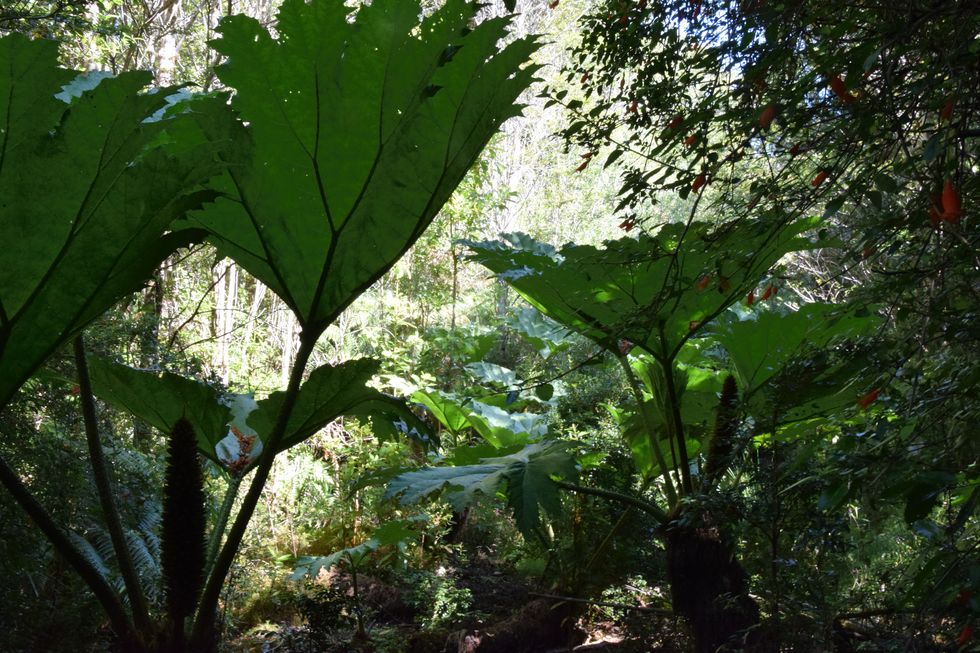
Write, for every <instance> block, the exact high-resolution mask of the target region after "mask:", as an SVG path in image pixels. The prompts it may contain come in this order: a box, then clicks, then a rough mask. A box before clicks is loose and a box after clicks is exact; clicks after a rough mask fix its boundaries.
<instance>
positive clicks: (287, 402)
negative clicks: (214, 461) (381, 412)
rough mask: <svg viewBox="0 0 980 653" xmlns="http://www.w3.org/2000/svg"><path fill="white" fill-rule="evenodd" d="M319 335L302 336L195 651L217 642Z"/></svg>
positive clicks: (207, 599) (198, 622) (211, 588)
mask: <svg viewBox="0 0 980 653" xmlns="http://www.w3.org/2000/svg"><path fill="white" fill-rule="evenodd" d="M318 335H319V332H307V331H304V332H303V334H302V335H301V336H300V344H299V350H298V351H297V352H296V359H295V361H294V362H293V368H292V371H291V372H290V375H289V384H288V385H287V386H286V393H285V396H284V397H283V400H282V405H281V406H280V408H279V415H277V416H276V422H275V425H274V426H273V427H272V432H271V433H270V434H269V441H268V442H266V443H265V445H264V449H263V451H262V456H261V457H260V458H259V464H258V467H256V469H255V475H254V476H253V477H252V483H251V484H250V485H249V488H248V492H247V493H246V494H245V497H244V499H242V507H241V508H240V509H239V511H238V514H237V515H236V516H235V521H234V522H233V523H232V525H231V529H230V530H229V531H228V538H227V539H226V540H225V544H224V546H223V547H221V549H220V551H219V553H218V555H217V556H216V557H215V560H214V566H213V567H212V568H211V573H210V574H209V575H208V582H207V584H206V585H205V586H204V592H202V594H201V601H200V604H199V605H198V609H197V617H196V618H195V620H194V628H193V630H192V632H191V640H190V645H191V646H190V650H191V651H206V650H209V649H211V648H213V642H212V641H211V640H212V638H213V632H214V613H215V610H216V609H217V606H218V598H219V596H220V594H221V587H222V585H223V584H224V581H225V577H226V576H227V575H228V570H229V569H231V563H232V562H233V561H234V559H235V554H236V553H238V547H239V546H240V545H241V543H242V538H243V537H244V536H245V530H246V529H247V528H248V523H249V521H250V520H251V519H252V513H254V512H255V507H256V506H257V505H258V503H259V497H261V495H262V489H263V488H264V487H265V482H266V481H267V480H268V478H269V472H270V471H271V470H272V462H273V460H275V457H276V449H277V448H278V446H279V442H280V440H282V438H283V435H284V434H285V431H286V426H287V424H288V423H289V416H290V414H292V412H293V406H295V405H296V397H297V396H298V395H299V387H300V382H301V381H302V380H303V371H304V370H305V369H306V362H307V361H308V360H309V358H310V354H312V353H313V348H314V346H316V340H317V336H318Z"/></svg>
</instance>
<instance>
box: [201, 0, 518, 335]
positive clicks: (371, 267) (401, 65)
mask: <svg viewBox="0 0 980 653" xmlns="http://www.w3.org/2000/svg"><path fill="white" fill-rule="evenodd" d="M473 12H474V8H473V6H472V5H470V4H468V3H466V2H464V1H463V0H452V1H450V2H448V3H446V4H445V5H444V6H443V7H442V8H441V9H440V10H439V11H437V12H436V13H435V14H433V15H432V16H430V17H428V18H427V19H426V21H425V23H424V25H422V26H421V27H419V25H418V17H419V7H418V3H417V2H395V1H392V0H387V1H384V2H376V3H372V4H371V5H366V6H362V7H361V8H360V9H359V10H358V11H357V12H356V14H355V16H354V18H353V20H348V14H349V13H350V10H349V9H348V8H347V7H346V6H345V5H344V4H342V3H336V2H325V1H320V2H315V3H312V4H305V3H304V2H301V1H299V0H289V1H288V2H286V3H285V4H284V5H283V6H282V8H281V10H280V14H279V25H278V30H277V33H278V37H277V38H273V37H272V36H270V35H269V33H268V31H266V30H265V29H264V28H263V27H261V26H260V24H259V23H258V21H255V20H253V19H250V18H246V17H244V16H238V17H232V18H229V19H226V20H225V21H223V22H222V25H221V27H220V32H221V35H222V38H221V39H218V40H216V41H215V42H214V43H213V46H214V47H215V48H216V49H217V50H218V51H219V52H220V53H221V54H223V55H225V57H227V60H226V62H225V63H224V64H222V65H221V66H220V67H219V68H218V71H217V72H218V76H219V78H220V79H221V80H222V82H224V83H225V84H227V85H228V86H231V87H233V88H235V90H236V93H235V95H234V98H233V100H232V106H233V107H234V108H235V109H236V110H237V111H238V112H239V113H240V115H241V117H242V119H243V120H245V121H247V123H248V127H247V128H246V127H244V126H239V127H236V128H235V130H234V132H233V133H231V134H228V135H229V136H230V137H231V138H233V139H234V141H235V142H236V143H238V144H239V146H240V147H243V148H247V150H248V152H249V158H248V160H249V161H250V163H249V164H248V165H244V166H242V165H232V166H229V167H228V169H227V175H226V176H225V177H224V178H223V181H222V183H221V185H220V188H221V189H222V190H223V191H224V192H225V193H226V196H227V199H222V200H219V201H218V202H216V203H215V204H214V205H213V206H212V207H209V208H208V209H207V210H206V211H204V212H201V213H199V214H197V215H196V216H195V217H194V218H193V220H192V221H191V222H192V223H193V224H199V225H201V226H203V227H204V228H206V229H207V230H208V231H209V232H210V233H211V240H212V241H213V242H214V243H215V244H216V245H217V246H218V248H219V250H221V251H222V252H224V253H227V254H228V255H230V256H231V257H232V258H234V259H235V260H236V261H237V262H239V263H240V264H241V265H242V266H243V267H245V268H246V269H247V270H248V271H249V272H251V273H252V274H253V275H255V276H256V277H257V278H258V279H260V280H261V281H262V282H263V283H265V284H267V285H268V286H269V287H270V288H272V289H273V290H274V291H275V292H276V293H277V294H278V295H279V296H280V297H282V298H283V300H285V301H286V303H287V304H288V305H289V306H290V308H291V309H292V310H293V311H294V312H295V313H296V315H297V318H298V319H299V321H300V323H301V324H303V325H305V326H309V327H310V328H311V329H312V330H313V331H314V332H316V333H319V332H321V331H322V330H323V329H325V328H326V326H327V325H328V324H330V323H331V322H333V320H334V319H335V318H336V317H337V315H339V314H340V312H341V311H343V310H344V308H346V307H347V306H348V305H349V304H350V302H351V301H353V300H354V298H355V297H357V296H358V295H359V294H361V293H362V292H363V291H364V290H365V289H366V288H367V287H368V286H370V285H371V284H372V283H373V282H374V281H376V280H377V279H378V278H379V277H380V276H381V275H382V274H383V273H384V272H385V271H386V270H387V269H388V268H390V267H391V266H392V264H393V263H394V262H395V261H396V260H398V258H400V257H401V256H402V255H403V254H404V253H405V251H406V250H407V249H408V247H409V246H410V245H411V244H412V242H414V241H415V240H416V239H417V238H418V237H419V235H420V234H421V233H422V231H423V230H424V229H425V228H426V226H428V224H429V223H430V222H431V221H432V219H433V217H434V216H435V214H436V213H437V212H438V210H439V208H440V207H441V206H442V205H443V203H445V202H446V200H447V199H448V198H449V195H450V194H451V193H452V191H453V189H454V188H455V187H456V185H457V184H458V183H459V182H460V181H461V180H462V178H463V175H464V174H465V173H466V171H467V170H468V169H469V167H470V165H471V164H472V162H473V161H474V159H475V158H476V156H477V155H478V154H479V152H480V150H481V149H482V148H483V146H484V145H485V144H486V143H487V141H488V140H489V138H490V136H491V135H492V134H493V133H494V131H495V130H496V128H497V126H498V125H499V124H500V123H501V122H503V120H505V119H506V118H509V117H511V116H513V115H516V114H517V113H518V111H519V108H518V107H516V106H515V105H514V99H515V97H516V96H517V95H518V93H520V92H521V91H522V90H523V89H524V88H525V87H526V86H527V85H528V83H529V82H530V81H531V78H532V75H533V73H534V67H524V68H523V69H520V70H519V69H518V67H519V66H520V65H521V64H522V63H523V62H524V61H525V60H526V59H527V57H528V56H529V55H530V53H531V52H532V51H533V50H534V48H535V45H534V43H533V41H531V40H528V39H521V40H517V41H514V42H512V43H511V44H510V45H508V46H507V47H506V48H505V49H503V50H502V51H500V52H498V50H497V43H498V41H499V40H500V39H502V38H503V37H504V35H505V34H506V27H507V21H506V20H500V19H497V20H488V21H484V22H483V23H481V24H480V25H478V26H476V28H475V29H472V30H468V29H465V28H467V24H468V21H469V20H470V19H471V17H472V15H473ZM416 29H420V30H421V33H423V34H425V35H426V38H425V39H419V38H417V36H416V33H415V30H416ZM381 233H383V234H384V238H379V237H378V234H381Z"/></svg>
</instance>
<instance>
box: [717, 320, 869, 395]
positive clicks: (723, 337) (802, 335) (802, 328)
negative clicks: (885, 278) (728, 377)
mask: <svg viewBox="0 0 980 653" xmlns="http://www.w3.org/2000/svg"><path fill="white" fill-rule="evenodd" d="M727 317H728V318H729V319H723V320H718V322H717V323H716V324H715V325H714V327H713V332H714V337H715V338H716V339H717V340H718V342H720V343H721V345H722V346H723V347H724V348H725V351H726V352H727V353H728V356H729V357H730V359H731V361H732V366H733V368H734V370H735V379H736V381H738V386H739V388H740V389H741V392H742V393H743V394H752V393H753V392H754V391H755V390H756V389H757V388H759V387H761V386H762V385H764V384H765V383H766V382H767V381H768V380H769V379H771V378H772V377H773V376H774V375H776V374H778V373H779V372H780V370H782V368H783V366H784V365H785V364H786V363H787V362H788V361H790V360H791V359H793V358H794V357H797V356H800V355H801V354H804V353H805V352H806V351H808V350H810V349H822V348H824V347H827V346H828V345H829V344H830V343H831V342H833V341H834V340H837V339H840V338H853V337H856V336H859V335H863V334H866V333H868V332H869V331H871V330H872V329H874V328H876V327H877V326H878V325H879V324H881V319H880V318H878V317H877V316H874V315H871V314H869V313H868V312H867V311H866V310H865V311H862V312H861V314H858V313H856V312H855V311H854V310H853V309H841V308H840V307H839V306H834V305H832V304H807V305H805V306H803V307H802V308H800V310H798V311H792V312H783V311H774V310H760V311H753V312H752V313H749V314H747V315H746V316H745V319H741V320H739V319H737V318H736V317H735V316H734V315H732V316H727Z"/></svg>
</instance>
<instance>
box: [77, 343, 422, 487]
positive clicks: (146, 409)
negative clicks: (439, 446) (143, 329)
mask: <svg viewBox="0 0 980 653" xmlns="http://www.w3.org/2000/svg"><path fill="white" fill-rule="evenodd" d="M90 368H91V369H90V374H91V378H92V388H93V391H94V392H95V394H96V395H98V396H99V397H100V398H102V399H103V400H104V401H106V402H108V403H110V404H112V405H114V406H116V407H117V408H120V409H122V410H125V411H127V412H129V413H131V414H132V415H135V416H137V417H139V418H140V419H143V420H145V421H146V422H147V423H149V424H150V425H151V426H153V427H155V428H157V429H159V430H161V431H163V432H165V433H166V432H169V431H170V430H171V429H172V428H173V424H174V423H175V422H176V421H177V420H178V419H180V418H181V417H186V418H187V419H188V420H189V421H190V422H191V423H192V424H193V425H194V430H195V433H196V434H197V438H198V446H199V448H200V451H201V453H202V454H204V455H205V456H207V457H208V458H210V459H211V460H213V461H214V462H216V463H218V464H221V465H224V466H226V467H230V468H233V469H234V471H235V472H236V473H241V472H242V471H245V470H247V469H248V468H249V467H251V465H253V464H254V463H255V461H256V460H257V458H258V455H259V454H260V453H261V452H262V448H263V446H264V444H265V443H267V442H268V439H269V435H270V433H271V432H272V427H273V423H274V420H275V419H276V416H277V414H278V411H279V406H280V404H281V403H282V397H283V393H282V392H275V393H273V394H272V395H270V396H269V397H268V398H266V399H262V400H260V401H258V402H256V401H254V400H253V399H252V397H251V395H243V394H234V393H229V394H224V395H222V394H220V393H219V392H218V391H217V390H216V389H215V388H212V387H210V386H207V385H204V384H203V383H199V382H197V381H194V380H191V379H187V378H184V377H181V376H178V375H176V374H170V373H168V372H162V373H159V372H152V371H147V370H136V369H133V368H131V367H127V366H126V365H120V364H117V363H109V362H106V361H103V360H99V359H95V358H93V359H91V361H90ZM376 369H377V363H376V362H375V361H372V360H369V359H360V360H354V361H349V362H347V363H343V364H341V365H338V366H336V367H333V366H330V365H324V366H322V367H319V368H317V369H316V370H314V371H313V373H312V374H310V378H309V379H307V381H306V382H305V383H304V384H303V385H302V386H301V387H300V393H299V397H298V398H297V401H296V406H295V408H294V410H293V412H292V414H291V416H290V420H289V423H288V426H287V428H286V435H285V437H284V438H283V440H282V443H281V444H280V450H282V449H288V448H289V447H291V446H293V445H295V444H297V443H299V442H302V441H303V440H305V439H307V438H308V437H310V436H311V435H313V434H314V433H316V432H317V431H319V430H320V429H321V428H323V427H324V426H326V425H327V424H329V423H330V422H332V421H333V420H335V419H337V418H338V417H340V416H341V415H347V416H355V417H361V418H368V419H371V420H373V421H374V422H375V423H376V424H377V425H378V426H379V430H381V431H384V429H383V428H382V427H388V426H390V429H388V430H389V431H390V432H391V433H398V434H400V435H403V436H405V437H411V438H415V439H417V440H419V441H421V442H423V443H424V442H426V441H428V439H429V437H430V436H429V434H428V432H427V430H426V429H425V426H424V425H423V424H422V423H421V422H420V421H419V420H418V419H417V418H416V417H415V416H414V415H412V413H411V411H410V410H409V409H408V407H407V406H405V404H404V402H402V401H399V400H397V399H394V398H392V397H389V396H387V395H384V394H382V393H380V392H378V391H377V390H375V389H373V388H370V387H367V386H366V385H365V384H366V383H367V381H368V380H370V378H371V377H372V376H373V375H374V372H375V371H376ZM253 437H257V438H258V442H255V441H254V440H253V441H252V442H247V443H246V446H248V447H249V450H248V451H242V444H243V440H242V438H253Z"/></svg>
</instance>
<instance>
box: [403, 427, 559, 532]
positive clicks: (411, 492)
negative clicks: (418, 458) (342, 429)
mask: <svg viewBox="0 0 980 653" xmlns="http://www.w3.org/2000/svg"><path fill="white" fill-rule="evenodd" d="M571 448H572V443H570V442H566V441H562V440H551V441H547V442H536V443H534V444H529V445H527V446H525V447H524V448H523V449H521V450H520V451H517V452H515V453H511V454H508V455H503V456H495V457H491V458H481V459H480V460H479V462H478V463H477V464H473V465H460V466H446V467H424V468H422V469H417V470H413V471H408V472H405V473H403V474H399V475H398V476H396V477H395V478H393V479H391V480H390V481H389V482H388V485H387V488H386V489H385V498H392V497H396V496H397V497H398V498H399V500H400V501H401V503H403V504H411V503H417V502H419V501H421V500H422V499H424V498H427V497H433V496H436V495H438V494H440V493H441V494H442V496H443V498H445V499H446V500H447V501H449V502H450V503H451V504H452V505H453V507H454V508H456V509H457V510H462V509H463V507H465V506H467V505H470V504H472V503H474V502H475V501H477V500H478V496H477V495H478V494H482V495H484V496H490V497H493V496H494V495H496V494H497V493H498V492H499V493H501V494H503V495H504V496H506V498H507V504H508V505H509V506H510V507H511V509H512V510H513V511H514V518H515V519H516V521H517V526H518V528H520V530H521V532H522V533H524V534H525V535H530V534H531V533H533V532H534V530H535V529H536V528H537V527H538V525H539V524H540V520H541V511H542V510H544V511H545V512H546V513H548V514H550V515H553V516H554V515H558V514H560V512H561V498H560V496H559V491H558V486H557V485H556V484H555V483H553V482H552V477H556V478H561V479H565V480H575V479H576V478H577V477H578V469H577V468H576V466H575V457H574V455H572V453H570V451H569V449H571Z"/></svg>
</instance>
